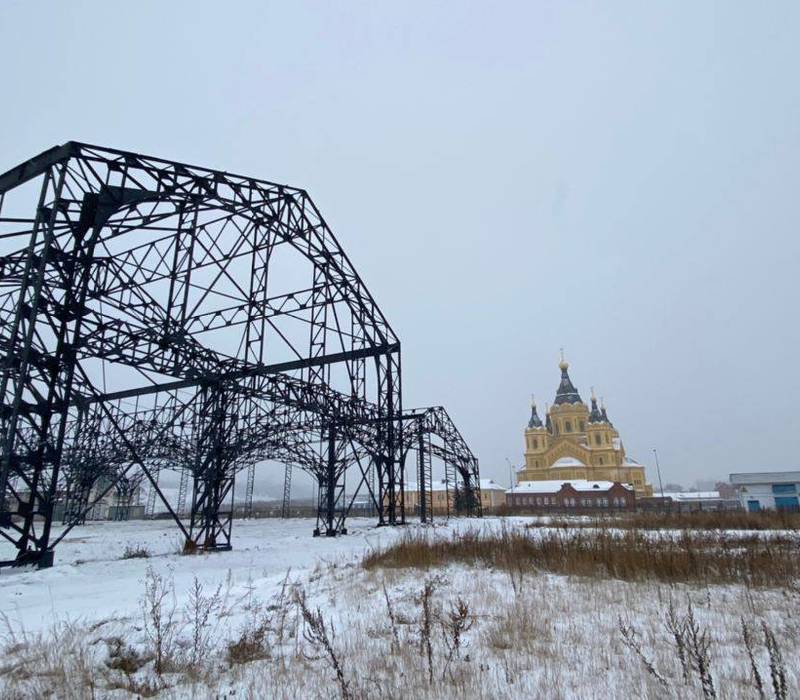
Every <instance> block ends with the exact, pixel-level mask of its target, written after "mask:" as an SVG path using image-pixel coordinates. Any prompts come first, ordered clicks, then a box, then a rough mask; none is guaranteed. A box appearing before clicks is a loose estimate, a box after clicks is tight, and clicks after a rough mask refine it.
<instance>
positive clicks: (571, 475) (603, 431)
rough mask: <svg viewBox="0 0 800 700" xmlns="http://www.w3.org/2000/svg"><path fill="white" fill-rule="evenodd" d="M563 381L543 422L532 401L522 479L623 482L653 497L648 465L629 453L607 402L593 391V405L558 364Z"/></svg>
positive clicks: (518, 475) (639, 493) (565, 370)
mask: <svg viewBox="0 0 800 700" xmlns="http://www.w3.org/2000/svg"><path fill="white" fill-rule="evenodd" d="M559 368H560V369H561V383H560V384H559V386H558V391H557V392H556V398H555V401H554V402H553V406H552V407H551V408H550V409H549V410H548V411H547V412H546V415H545V422H544V423H542V421H541V419H540V418H539V415H538V413H537V412H536V403H535V402H532V403H531V419H530V421H528V427H527V428H526V429H525V466H524V467H523V468H522V469H520V470H519V471H518V472H517V479H518V481H554V480H563V481H570V480H574V479H587V480H592V481H595V480H596V481H618V482H620V483H622V484H630V485H631V486H632V487H633V489H634V491H635V492H636V495H637V496H638V497H642V496H652V495H653V487H652V486H650V484H648V483H647V480H646V478H645V470H644V466H643V465H641V464H639V462H637V461H635V460H633V459H631V458H630V457H628V456H627V455H626V454H625V447H624V446H623V444H622V440H621V439H620V436H619V432H617V429H616V428H615V427H614V424H613V423H612V422H611V421H610V420H609V419H608V415H607V413H606V409H605V406H604V405H602V402H601V406H600V407H599V408H598V406H597V398H596V397H595V395H594V390H593V391H592V398H591V409H590V408H589V406H587V405H586V404H585V403H584V402H583V401H582V400H581V397H580V395H579V394H578V390H577V389H576V388H575V386H574V385H573V384H572V380H571V379H570V378H569V373H568V370H569V364H568V363H567V362H566V361H565V360H564V359H563V357H562V359H561V363H560V364H559Z"/></svg>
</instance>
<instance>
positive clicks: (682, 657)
mask: <svg viewBox="0 0 800 700" xmlns="http://www.w3.org/2000/svg"><path fill="white" fill-rule="evenodd" d="M664 626H665V627H666V628H667V632H668V633H669V635H670V636H671V637H672V642H673V644H674V645H675V653H676V654H677V655H678V661H680V664H681V672H682V673H683V682H684V684H685V685H688V684H689V681H690V680H691V668H690V666H689V654H688V650H687V648H686V621H685V620H679V619H678V615H677V614H676V612H675V605H674V603H673V602H672V597H671V596H670V599H669V606H668V607H667V612H666V613H665V615H664Z"/></svg>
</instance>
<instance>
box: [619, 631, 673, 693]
mask: <svg viewBox="0 0 800 700" xmlns="http://www.w3.org/2000/svg"><path fill="white" fill-rule="evenodd" d="M617 623H618V625H619V632H620V634H621V635H622V643H623V644H624V645H625V646H626V647H628V649H630V650H631V651H632V652H633V653H634V654H636V656H637V657H638V658H639V661H641V662H642V665H643V666H644V667H645V670H646V671H647V672H648V673H649V674H650V675H651V676H652V677H653V678H655V679H656V681H657V682H658V684H659V685H660V686H661V687H662V688H663V689H664V690H665V691H668V690H669V683H667V679H666V678H664V676H662V675H661V674H660V673H659V672H658V670H657V669H656V667H655V665H654V664H653V662H652V661H650V659H649V658H647V656H646V654H645V653H644V651H643V650H642V644H641V642H640V641H639V638H638V637H639V635H638V634H637V632H636V630H635V629H634V627H633V625H626V624H625V623H624V622H623V620H622V618H621V617H619V618H618V619H617Z"/></svg>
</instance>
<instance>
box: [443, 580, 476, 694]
mask: <svg viewBox="0 0 800 700" xmlns="http://www.w3.org/2000/svg"><path fill="white" fill-rule="evenodd" d="M474 622H475V619H474V617H473V616H472V615H471V614H470V611H469V604H468V603H467V602H466V601H465V600H464V599H463V598H461V597H460V596H459V598H457V599H456V602H455V603H452V604H451V606H450V610H449V611H448V612H447V614H446V615H444V617H443V618H442V628H443V630H444V641H445V646H446V647H447V658H446V659H445V665H444V670H443V671H442V679H444V677H445V675H446V674H447V671H448V670H449V668H450V664H451V663H452V661H453V659H454V658H459V656H460V654H461V643H462V639H463V637H464V634H466V633H467V632H469V630H470V629H471V628H472V625H473V623H474Z"/></svg>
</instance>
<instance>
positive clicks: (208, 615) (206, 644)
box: [184, 576, 222, 669]
mask: <svg viewBox="0 0 800 700" xmlns="http://www.w3.org/2000/svg"><path fill="white" fill-rule="evenodd" d="M221 610H222V584H221V583H220V584H219V585H218V586H217V588H216V589H215V590H214V591H213V592H212V593H211V594H210V595H205V593H204V589H203V584H202V583H200V581H199V579H198V578H197V576H195V577H194V579H193V581H192V587H191V588H190V589H189V600H188V602H187V604H186V607H185V608H184V615H185V618H186V622H187V624H188V625H189V629H190V631H191V637H190V646H189V658H188V663H189V666H190V667H191V668H193V669H196V668H198V667H199V666H200V664H201V663H203V662H204V661H205V659H206V658H207V657H208V655H209V652H210V650H211V648H212V646H213V638H214V636H215V633H216V631H217V627H218V625H217V624H212V621H217V622H218V620H219V613H220V612H221Z"/></svg>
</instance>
